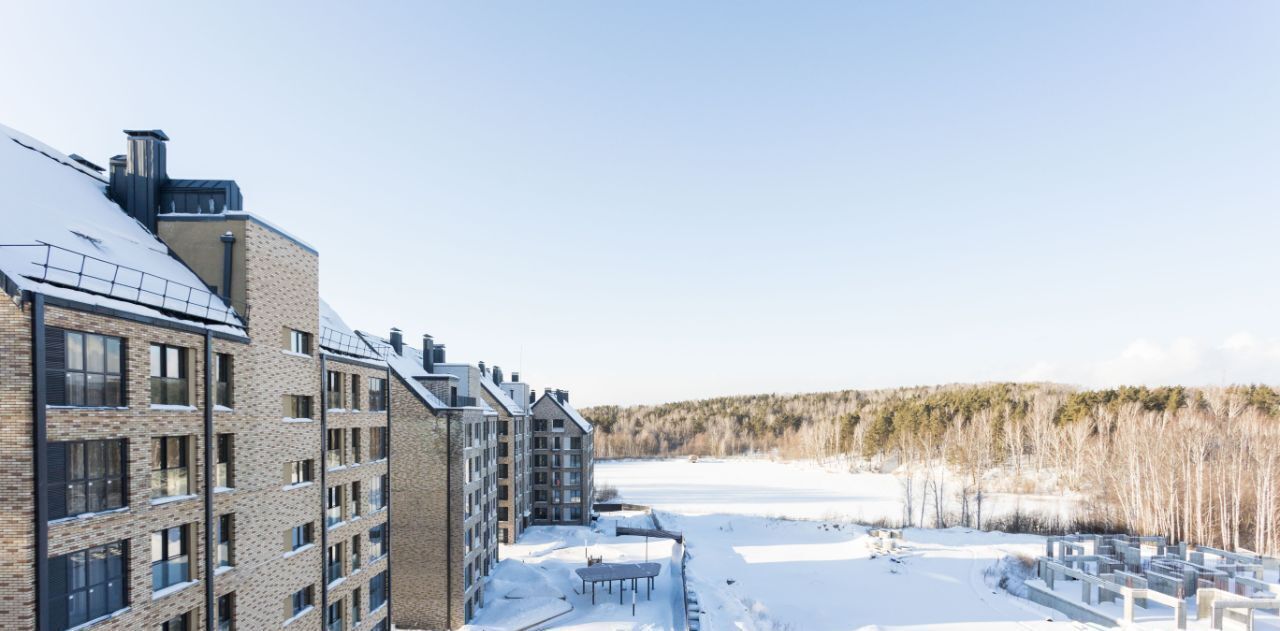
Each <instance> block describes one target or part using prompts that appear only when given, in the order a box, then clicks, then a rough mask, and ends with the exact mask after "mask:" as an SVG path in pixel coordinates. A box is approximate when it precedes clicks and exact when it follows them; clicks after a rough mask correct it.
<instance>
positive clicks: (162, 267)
mask: <svg viewBox="0 0 1280 631" xmlns="http://www.w3.org/2000/svg"><path fill="white" fill-rule="evenodd" d="M5 138H7V139H8V142H5ZM106 189H107V183H106V181H104V180H103V179H102V178H101V177H100V176H98V175H97V174H96V173H93V172H91V171H89V170H88V169H86V168H85V167H82V166H80V165H79V164H77V163H75V162H74V161H72V160H71V159H70V158H68V157H67V156H66V155H65V154H63V153H61V152H59V151H57V150H55V149H53V148H52V147H49V146H48V145H45V144H44V143H41V142H39V141H38V140H35V139H34V138H31V137H30V136H27V135H26V134H23V133H21V132H19V131H17V130H14V129H12V128H9V127H7V126H4V125H0V209H3V210H4V212H5V225H4V233H3V237H2V238H0V239H2V240H3V244H4V245H7V246H21V247H0V271H3V272H4V273H5V275H6V276H8V277H9V278H10V279H11V280H12V281H13V282H14V283H15V284H16V285H17V286H18V287H19V288H21V289H25V290H29V291H37V292H40V293H45V294H49V295H52V294H53V293H57V294H58V295H60V296H61V297H65V298H69V299H74V300H78V301H82V302H87V303H90V304H103V305H104V306H107V305H106V303H107V302H109V303H111V304H110V305H109V306H111V307H113V308H119V309H121V310H124V311H129V312H137V313H143V314H146V315H150V316H158V317H163V318H167V319H173V320H176V321H181V322H190V323H191V324H195V325H197V326H207V325H203V324H201V323H199V322H194V321H188V320H185V319H179V318H169V317H168V316H166V315H164V310H168V311H174V312H180V313H185V314H187V315H189V316H192V317H196V318H202V317H206V316H207V312H206V309H205V307H204V306H196V305H188V304H185V303H182V304H179V303H177V302H176V301H175V300H173V298H172V297H163V298H154V299H153V301H152V302H149V303H148V301H146V300H134V299H131V298H130V297H125V296H124V295H122V294H125V293H133V292H132V291H131V290H124V289H122V288H121V287H119V286H116V287H115V288H114V289H115V292H114V293H111V290H112V286H111V284H110V283H109V281H101V282H96V285H99V286H100V287H92V288H90V289H88V290H86V289H77V288H58V289H61V291H58V292H53V291H51V290H53V289H55V287H53V286H51V285H50V284H48V283H43V282H40V281H38V280H32V278H31V277H33V276H34V277H38V278H46V277H48V278H49V279H50V280H52V281H56V282H60V283H62V284H73V282H81V279H80V278H78V277H77V275H75V274H73V273H69V272H61V273H59V272H50V270H47V269H46V268H45V267H44V262H45V261H46V257H48V261H49V263H50V264H53V265H58V266H61V267H67V268H69V269H79V266H80V264H82V263H83V264H85V265H86V271H88V272H91V273H94V274H95V275H101V276H103V277H105V278H108V279H110V278H113V277H115V276H116V273H117V272H124V273H126V274H129V275H130V277H131V280H129V281H128V282H130V283H132V284H137V285H140V286H143V287H146V288H147V289H159V291H163V289H162V287H163V286H164V283H163V281H162V280H159V279H165V280H169V281H172V282H175V283H179V284H182V285H186V286H187V287H190V288H193V289H194V290H196V291H197V295H199V302H201V303H203V305H208V304H213V305H218V306H222V307H225V303H223V302H222V301H221V298H219V297H217V296H214V295H213V294H212V292H209V291H208V288H207V286H206V285H205V283H204V281H202V280H201V279H200V277H199V276H197V275H196V274H195V272H193V271H191V270H190V269H189V268H187V266H186V265H184V264H183V263H182V262H181V261H179V260H178V259H177V258H175V257H173V256H172V255H170V253H169V248H168V246H166V245H165V244H164V243H163V242H162V241H160V239H159V238H157V237H156V236H155V235H154V234H152V233H151V232H150V231H148V230H147V229H146V228H145V227H143V226H142V225H141V224H139V223H138V222H137V221H136V220H135V219H133V218H132V217H130V216H128V215H126V214H125V213H124V212H123V211H122V210H121V209H120V207H119V206H118V205H116V204H115V203H114V202H112V201H111V200H110V199H108V198H107V195H106V192H107V191H106ZM41 243H44V244H49V245H51V246H56V247H55V248H52V249H50V248H46V247H44V246H41V245H40V244H41ZM57 248H64V249H65V250H59V249H57ZM85 256H88V257H93V258H92V259H86V258H84V257H85ZM93 259H101V261H95V260H93ZM103 261H105V262H103ZM73 266H74V267H73ZM116 266H122V267H124V268H130V269H131V270H136V272H128V270H119V269H117V268H116ZM141 273H145V274H148V275H151V276H154V277H155V278H154V279H144V278H143V277H142V275H141ZM89 284H90V283H88V282H85V283H83V285H89ZM184 293H185V292H184ZM108 296H109V297H108ZM144 296H145V294H144ZM139 301H140V302H143V303H144V304H142V305H140V304H136V303H137V302H139ZM125 305H127V306H125ZM230 319H231V320H232V322H231V324H230V325H229V326H232V327H236V328H239V327H240V326H242V321H241V320H240V319H239V317H238V316H235V315H233V316H230Z"/></svg>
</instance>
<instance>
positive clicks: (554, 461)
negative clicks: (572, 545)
mask: <svg viewBox="0 0 1280 631" xmlns="http://www.w3.org/2000/svg"><path fill="white" fill-rule="evenodd" d="M592 438H593V434H592V427H591V423H589V422H587V419H585V418H583V416H582V415H581V414H579V413H578V411H577V410H575V409H574V408H573V406H572V405H570V404H569V392H568V391H567V390H551V389H549V388H548V389H547V390H546V391H544V392H543V394H542V397H540V398H539V399H538V400H537V401H536V402H535V403H534V404H533V458H532V459H533V523H534V524H565V525H583V526H587V525H590V524H591V499H592V495H593V494H594V491H595V486H594V477H593V472H594V470H595V457H594V453H595V451H594V445H593V443H592Z"/></svg>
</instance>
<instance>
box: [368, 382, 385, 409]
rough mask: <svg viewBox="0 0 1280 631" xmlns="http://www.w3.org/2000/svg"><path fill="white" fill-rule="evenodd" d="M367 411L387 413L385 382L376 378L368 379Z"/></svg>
mask: <svg viewBox="0 0 1280 631" xmlns="http://www.w3.org/2000/svg"><path fill="white" fill-rule="evenodd" d="M369 411H370V412H386V411H387V380H386V379H381V378H378V377H370V378H369Z"/></svg>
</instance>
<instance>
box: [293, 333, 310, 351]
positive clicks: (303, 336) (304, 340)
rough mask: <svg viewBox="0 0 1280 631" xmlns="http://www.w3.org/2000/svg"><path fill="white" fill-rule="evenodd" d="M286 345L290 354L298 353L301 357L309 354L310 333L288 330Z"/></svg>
mask: <svg viewBox="0 0 1280 631" xmlns="http://www.w3.org/2000/svg"><path fill="white" fill-rule="evenodd" d="M288 344H289V346H288V349H289V351H290V352H292V353H298V354H301V355H310V354H311V334H310V333H307V332H305V331H295V330H292V329H290V330H289V333H288Z"/></svg>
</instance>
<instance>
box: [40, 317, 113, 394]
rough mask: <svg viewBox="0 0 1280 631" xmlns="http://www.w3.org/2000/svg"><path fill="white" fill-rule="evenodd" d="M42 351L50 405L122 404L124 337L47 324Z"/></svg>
mask: <svg viewBox="0 0 1280 631" xmlns="http://www.w3.org/2000/svg"><path fill="white" fill-rule="evenodd" d="M45 352H46V355H45V366H46V370H47V373H46V374H47V376H48V377H47V378H48V381H47V383H48V388H49V390H48V404H49V405H67V406H77V407H121V406H123V405H125V381H124V377H123V375H124V340H122V339H120V338H118V337H109V336H106V335H95V334H93V333H80V332H77V331H64V330H62V329H57V328H53V327H50V328H48V329H46V333H45Z"/></svg>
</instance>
